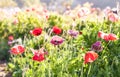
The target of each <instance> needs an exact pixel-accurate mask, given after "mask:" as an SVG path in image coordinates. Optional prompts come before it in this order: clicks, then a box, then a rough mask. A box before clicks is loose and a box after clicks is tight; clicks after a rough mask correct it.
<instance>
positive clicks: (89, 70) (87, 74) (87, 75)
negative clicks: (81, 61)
mask: <svg viewBox="0 0 120 77" xmlns="http://www.w3.org/2000/svg"><path fill="white" fill-rule="evenodd" d="M90 71H91V64H90V65H89V69H88V73H87V77H89V74H90Z"/></svg>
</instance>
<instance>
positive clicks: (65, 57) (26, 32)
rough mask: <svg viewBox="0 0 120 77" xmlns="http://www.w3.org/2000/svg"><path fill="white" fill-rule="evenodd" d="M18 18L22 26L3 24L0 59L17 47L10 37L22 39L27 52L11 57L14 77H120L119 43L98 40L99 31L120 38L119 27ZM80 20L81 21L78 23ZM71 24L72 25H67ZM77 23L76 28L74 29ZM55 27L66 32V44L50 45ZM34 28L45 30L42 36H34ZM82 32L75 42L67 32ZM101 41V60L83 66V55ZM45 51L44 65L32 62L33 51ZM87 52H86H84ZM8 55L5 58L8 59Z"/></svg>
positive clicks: (55, 18) (23, 15)
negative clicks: (32, 31) (13, 47)
mask: <svg viewBox="0 0 120 77" xmlns="http://www.w3.org/2000/svg"><path fill="white" fill-rule="evenodd" d="M16 18H17V19H18V21H19V23H17V24H13V21H12V20H13V19H10V20H3V21H1V22H0V36H1V40H0V58H1V54H4V52H7V51H9V49H10V48H11V47H12V46H14V45H15V44H17V43H15V44H13V45H11V46H8V45H7V41H8V39H7V38H8V36H9V35H11V34H12V35H13V36H14V39H15V40H17V39H18V38H21V40H22V42H21V43H22V45H24V46H25V52H24V53H23V54H20V55H11V57H10V62H9V63H8V70H9V71H11V72H12V73H13V74H12V76H13V77H102V76H103V77H120V74H119V73H120V68H119V67H120V63H119V62H120V40H117V41H110V42H106V41H104V40H102V39H100V38H98V37H97V33H98V31H103V32H106V33H115V34H117V36H118V37H119V38H120V35H119V31H120V26H119V25H120V23H119V22H117V23H111V22H109V21H106V22H109V25H108V24H107V23H106V22H96V21H95V22H91V21H81V20H79V18H77V19H76V20H74V21H73V20H72V18H67V16H62V15H56V14H54V13H51V14H50V17H49V19H48V20H45V19H43V18H42V19H40V18H38V17H37V15H34V14H33V13H32V14H31V13H30V14H28V13H24V12H22V13H19V14H18V15H17V16H16ZM78 20H79V21H78ZM68 21H69V22H68ZM72 23H76V26H74V27H73V26H72ZM54 25H57V26H58V27H60V28H61V29H62V30H63V32H62V33H61V34H60V35H59V36H61V37H63V38H64V39H65V41H64V42H63V44H61V45H59V46H54V45H52V44H51V43H50V40H51V37H52V36H54V35H55V34H54V33H52V32H51V29H52V27H53V26H54ZM35 27H41V28H42V29H43V31H42V34H41V35H40V36H36V37H35V36H33V35H31V34H30V30H32V29H34V28H35ZM71 29H72V30H77V31H79V32H82V34H79V35H78V36H77V37H76V38H73V37H71V36H70V35H69V34H68V30H71ZM96 41H101V42H102V46H103V47H104V48H103V51H102V52H99V53H98V54H99V58H98V59H97V60H96V61H95V62H93V63H88V64H84V60H83V57H84V54H85V53H86V52H87V51H90V50H91V45H92V44H93V43H94V42H96ZM41 47H44V48H45V49H46V50H47V51H48V55H46V56H45V60H44V61H42V62H37V61H33V60H32V57H33V53H32V51H31V48H33V49H39V48H41ZM81 48H84V49H81ZM6 55H7V54H5V55H3V57H4V58H6Z"/></svg>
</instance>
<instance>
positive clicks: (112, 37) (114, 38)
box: [109, 33, 118, 41]
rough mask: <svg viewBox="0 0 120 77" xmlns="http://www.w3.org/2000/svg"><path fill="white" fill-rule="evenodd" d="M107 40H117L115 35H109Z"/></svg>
mask: <svg viewBox="0 0 120 77" xmlns="http://www.w3.org/2000/svg"><path fill="white" fill-rule="evenodd" d="M109 40H111V41H114V40H118V38H117V36H116V35H115V34H112V33H111V34H109Z"/></svg>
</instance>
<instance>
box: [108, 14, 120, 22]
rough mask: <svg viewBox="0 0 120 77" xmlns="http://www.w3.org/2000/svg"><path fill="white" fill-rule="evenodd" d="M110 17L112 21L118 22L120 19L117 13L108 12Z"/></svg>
mask: <svg viewBox="0 0 120 77" xmlns="http://www.w3.org/2000/svg"><path fill="white" fill-rule="evenodd" d="M108 19H109V20H110V21H112V22H117V21H118V20H119V17H118V15H117V14H115V13H109V14H108Z"/></svg>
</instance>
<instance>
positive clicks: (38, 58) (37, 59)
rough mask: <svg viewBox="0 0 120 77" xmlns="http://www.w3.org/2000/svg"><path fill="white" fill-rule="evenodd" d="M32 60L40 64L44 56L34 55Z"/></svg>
mask: <svg viewBox="0 0 120 77" xmlns="http://www.w3.org/2000/svg"><path fill="white" fill-rule="evenodd" d="M32 59H33V60H35V61H39V62H41V61H43V60H45V57H44V54H35V55H34V56H33V58H32Z"/></svg>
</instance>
